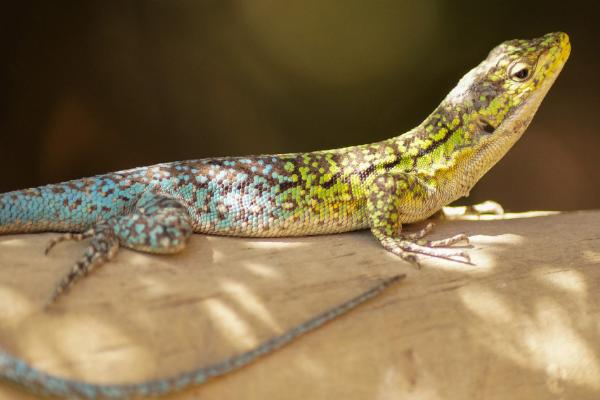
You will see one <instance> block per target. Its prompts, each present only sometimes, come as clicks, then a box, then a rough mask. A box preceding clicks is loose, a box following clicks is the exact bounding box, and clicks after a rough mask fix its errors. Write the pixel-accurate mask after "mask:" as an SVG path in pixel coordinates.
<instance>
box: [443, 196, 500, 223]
mask: <svg viewBox="0 0 600 400" xmlns="http://www.w3.org/2000/svg"><path fill="white" fill-rule="evenodd" d="M482 215H495V216H501V215H504V208H503V207H502V206H501V205H500V204H499V203H496V202H495V201H492V200H487V201H484V202H483V203H478V204H473V205H471V206H459V207H443V208H442V209H441V210H440V211H439V214H438V215H437V216H438V217H439V218H441V219H449V220H457V219H469V217H473V216H475V217H481V216H482Z"/></svg>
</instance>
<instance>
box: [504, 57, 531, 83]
mask: <svg viewBox="0 0 600 400" xmlns="http://www.w3.org/2000/svg"><path fill="white" fill-rule="evenodd" d="M508 76H509V77H510V79H512V80H513V81H517V82H523V81H525V80H527V78H529V77H530V76H531V66H530V65H529V64H527V63H524V62H522V61H517V62H515V63H514V64H512V65H511V66H510V67H509V68H508Z"/></svg>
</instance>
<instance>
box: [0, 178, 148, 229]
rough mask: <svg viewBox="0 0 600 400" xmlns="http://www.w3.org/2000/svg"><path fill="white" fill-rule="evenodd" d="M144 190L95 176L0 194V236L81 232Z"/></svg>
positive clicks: (128, 202) (118, 209) (131, 200)
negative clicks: (7, 234) (6, 234)
mask: <svg viewBox="0 0 600 400" xmlns="http://www.w3.org/2000/svg"><path fill="white" fill-rule="evenodd" d="M144 188H145V185H142V184H139V183H135V184H134V185H131V186H129V187H128V188H126V189H123V188H122V187H119V186H118V185H117V183H116V182H115V180H112V179H109V177H108V176H98V177H94V178H85V179H77V180H73V181H68V182H63V183H58V184H52V185H47V186H41V187H37V188H31V189H25V190H17V191H14V192H8V193H2V194H0V234H1V233H25V232H44V231H57V232H81V231H84V230H86V229H88V228H89V227H91V226H92V225H93V224H94V223H95V222H96V221H98V220H99V219H108V218H110V217H111V216H114V215H119V214H120V213H123V212H124V210H125V209H127V208H129V207H131V205H132V204H133V203H134V202H135V200H136V199H137V196H138V195H139V193H141V192H142V191H143V190H144Z"/></svg>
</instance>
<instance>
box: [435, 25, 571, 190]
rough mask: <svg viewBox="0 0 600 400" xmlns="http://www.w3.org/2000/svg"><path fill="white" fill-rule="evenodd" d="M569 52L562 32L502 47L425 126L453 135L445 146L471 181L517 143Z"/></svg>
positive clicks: (461, 82)
mask: <svg viewBox="0 0 600 400" xmlns="http://www.w3.org/2000/svg"><path fill="white" fill-rule="evenodd" d="M570 51H571V46H570V43H569V37H568V36H567V34H565V33H562V32H557V33H549V34H547V35H544V36H542V37H540V38H536V39H530V40H510V41H507V42H504V43H502V44H500V45H499V46H497V47H495V48H494V49H493V50H492V51H491V52H490V53H489V55H488V56H487V58H486V59H485V60H484V61H483V62H482V63H481V64H479V65H478V66H477V67H475V68H473V69H472V70H471V71H469V72H468V73H467V74H466V75H465V76H464V77H463V78H462V79H461V80H460V82H459V83H458V85H457V86H456V87H455V88H454V89H453V90H452V91H451V92H450V93H449V94H448V96H447V97H446V98H445V99H444V101H443V102H442V103H441V104H440V106H439V107H438V109H437V110H436V111H434V113H433V114H432V115H431V116H430V117H429V119H428V120H427V121H426V122H425V124H426V127H429V130H430V131H431V130H433V131H434V133H435V130H436V129H435V128H434V127H435V126H436V125H437V126H438V127H439V126H444V125H446V126H447V128H448V129H447V131H452V132H454V133H456V134H457V135H458V137H459V138H458V139H457V140H455V141H449V142H454V143H452V144H451V145H452V146H453V148H454V149H455V154H457V156H459V157H460V158H461V159H462V162H464V163H465V164H468V165H465V166H466V167H467V170H466V171H465V172H470V174H469V175H471V179H469V180H470V181H473V183H474V182H475V181H476V180H477V179H479V177H481V176H482V175H483V174H484V173H485V172H486V171H487V170H489V169H490V168H491V167H492V166H493V165H494V164H495V163H496V162H497V161H498V160H500V158H502V156H503V155H504V154H505V153H506V152H507V151H508V150H509V149H510V148H511V146H512V145H513V144H514V143H515V142H516V141H517V140H518V139H519V138H520V137H521V135H522V134H523V132H524V131H525V129H526V128H527V126H528V125H529V123H530V122H531V119H532V118H533V116H534V114H535V112H536V111H537V109H538V107H539V105H540V103H541V102H542V100H543V98H544V96H545V95H546V93H547V92H548V90H549V89H550V87H551V86H552V84H553V83H554V81H555V79H556V78H557V76H558V74H559V73H560V71H561V70H562V67H563V65H564V64H565V62H566V61H567V58H568V57H569V53H570ZM440 120H441V124H440ZM446 121H448V123H445V122H446ZM450 121H452V122H450ZM438 130H439V128H438ZM449 144H450V143H449Z"/></svg>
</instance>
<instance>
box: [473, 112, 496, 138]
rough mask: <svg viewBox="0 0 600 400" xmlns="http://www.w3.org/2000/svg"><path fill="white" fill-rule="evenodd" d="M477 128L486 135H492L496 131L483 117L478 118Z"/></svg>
mask: <svg viewBox="0 0 600 400" xmlns="http://www.w3.org/2000/svg"><path fill="white" fill-rule="evenodd" d="M477 126H479V128H480V129H481V130H482V131H484V132H485V133H488V134H492V133H494V132H495V131H496V127H495V126H494V125H492V124H491V123H490V121H488V120H487V119H485V118H483V117H481V116H480V117H479V118H477Z"/></svg>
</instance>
